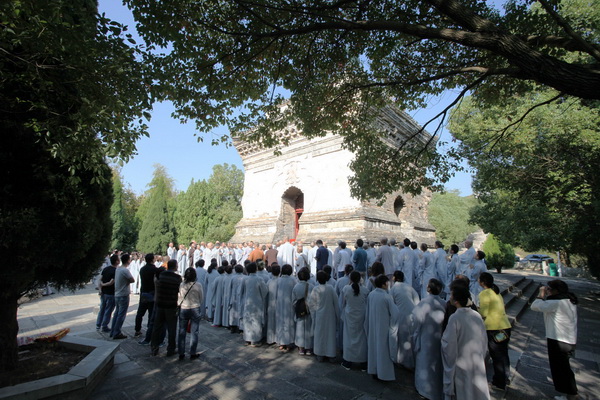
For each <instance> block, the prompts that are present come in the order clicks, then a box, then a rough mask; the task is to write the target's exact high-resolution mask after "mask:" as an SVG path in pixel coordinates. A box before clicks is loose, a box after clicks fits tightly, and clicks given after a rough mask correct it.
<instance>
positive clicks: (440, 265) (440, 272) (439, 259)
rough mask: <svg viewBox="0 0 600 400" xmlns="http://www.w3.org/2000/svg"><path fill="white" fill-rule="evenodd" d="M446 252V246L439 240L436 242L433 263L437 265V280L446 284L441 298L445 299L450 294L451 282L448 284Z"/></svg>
mask: <svg viewBox="0 0 600 400" xmlns="http://www.w3.org/2000/svg"><path fill="white" fill-rule="evenodd" d="M446 256H447V254H446V251H445V250H444V245H443V243H442V242H440V241H439V240H437V241H436V242H435V252H434V253H433V263H434V265H435V273H436V274H437V276H436V278H437V280H438V281H440V282H442V283H443V284H444V289H443V290H442V294H441V295H440V297H441V298H443V299H445V298H446V294H447V293H448V292H449V289H448V286H449V285H450V282H448V272H447V267H448V262H447V261H446Z"/></svg>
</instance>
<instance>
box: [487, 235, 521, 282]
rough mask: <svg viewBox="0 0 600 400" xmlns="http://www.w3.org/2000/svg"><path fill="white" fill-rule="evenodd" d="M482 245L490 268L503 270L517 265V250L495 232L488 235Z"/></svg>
mask: <svg viewBox="0 0 600 400" xmlns="http://www.w3.org/2000/svg"><path fill="white" fill-rule="evenodd" d="M482 247H483V251H484V252H485V260H486V262H487V266H488V268H490V269H495V270H496V271H498V272H501V271H502V269H503V268H512V267H513V266H514V265H515V251H514V250H513V248H512V246H511V245H509V244H506V243H502V242H501V241H500V240H498V239H496V237H495V236H494V235H493V234H491V233H490V234H489V235H488V237H487V239H486V241H485V242H484V243H483V246H482Z"/></svg>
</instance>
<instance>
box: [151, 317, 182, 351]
mask: <svg viewBox="0 0 600 400" xmlns="http://www.w3.org/2000/svg"><path fill="white" fill-rule="evenodd" d="M165 325H166V326H167V333H168V335H169V337H168V342H167V354H173V353H175V347H176V344H175V338H176V335H177V308H161V307H155V309H154V328H153V330H152V342H151V343H150V346H151V348H152V351H158V345H159V344H160V337H161V332H162V331H163V329H164V326H165Z"/></svg>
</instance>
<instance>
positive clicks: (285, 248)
mask: <svg viewBox="0 0 600 400" xmlns="http://www.w3.org/2000/svg"><path fill="white" fill-rule="evenodd" d="M283 240H284V242H283V244H282V245H281V246H280V247H279V248H278V249H277V263H278V264H279V265H284V264H290V265H296V260H295V259H294V245H293V244H291V243H290V241H289V238H288V237H287V236H286V237H284V238H283Z"/></svg>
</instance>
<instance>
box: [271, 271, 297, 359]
mask: <svg viewBox="0 0 600 400" xmlns="http://www.w3.org/2000/svg"><path fill="white" fill-rule="evenodd" d="M292 272H293V268H292V266H291V265H290V264H284V265H283V266H282V267H281V276H280V277H279V279H278V280H277V306H276V313H275V324H276V327H277V330H276V331H277V338H276V340H275V342H276V343H277V344H279V349H280V350H282V351H288V350H290V349H291V347H292V345H293V343H294V336H295V334H296V321H295V318H294V316H295V312H294V306H293V305H292V292H293V290H294V286H296V283H297V282H296V278H294V277H293V276H292Z"/></svg>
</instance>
